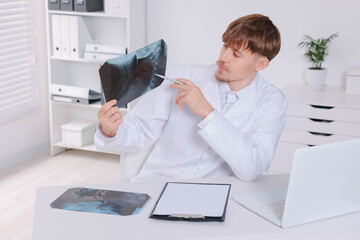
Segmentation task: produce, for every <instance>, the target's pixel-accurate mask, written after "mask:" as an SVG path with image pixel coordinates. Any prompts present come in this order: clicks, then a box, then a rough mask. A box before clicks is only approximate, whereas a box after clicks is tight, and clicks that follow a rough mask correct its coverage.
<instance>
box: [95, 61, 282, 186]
mask: <svg viewBox="0 0 360 240" xmlns="http://www.w3.org/2000/svg"><path fill="white" fill-rule="evenodd" d="M216 69H217V67H216V65H210V66H183V67H177V68H175V69H173V70H172V71H171V72H170V73H168V76H169V77H172V78H180V77H181V78H187V79H190V80H191V81H193V82H194V83H195V84H196V85H198V86H199V87H200V89H201V90H202V92H203V94H204V96H205V98H206V99H207V100H208V102H209V103H210V104H211V105H212V106H213V107H214V108H215V111H213V112H212V113H211V114H210V115H209V116H208V117H206V118H205V119H204V120H202V119H201V117H199V116H197V115H195V114H194V113H192V112H191V110H190V108H189V107H188V106H187V105H186V104H184V105H183V109H182V110H180V109H179V107H178V105H176V104H175V97H176V94H177V91H178V90H175V89H170V88H169V85H170V84H171V82H169V81H166V80H165V81H164V82H163V83H162V85H161V86H159V87H158V88H156V89H154V90H152V91H150V92H148V93H147V94H145V95H144V96H143V97H142V98H141V100H140V101H139V102H138V103H137V105H136V106H135V107H134V108H133V109H132V111H130V112H129V113H128V114H127V115H126V116H125V117H124V123H123V124H122V125H121V126H120V128H119V130H118V132H117V134H116V136H115V137H113V138H106V137H105V136H104V135H103V134H102V133H101V131H100V130H99V128H98V130H97V132H96V134H95V144H96V145H98V146H102V147H110V148H118V149H120V150H121V151H123V152H132V151H139V150H141V149H143V148H145V147H147V146H150V145H151V144H153V143H154V142H156V143H155V146H154V149H153V151H152V152H151V153H150V155H149V157H148V159H147V160H146V162H145V164H144V166H143V168H142V170H141V171H140V173H139V175H137V176H136V177H135V178H134V179H133V180H156V179H161V180H172V179H186V178H202V177H222V176H231V175H235V176H237V177H238V178H239V179H242V180H244V181H251V180H253V179H255V178H256V177H258V176H259V175H260V174H262V173H263V172H264V171H266V170H267V169H268V168H269V166H270V164H271V162H272V159H273V156H274V153H275V150H276V145H277V142H278V139H279V136H280V134H281V132H282V130H283V128H284V126H285V121H286V108H287V103H286V99H285V96H284V95H283V94H282V92H281V91H280V90H279V89H277V88H276V87H275V86H273V85H272V84H270V83H268V82H266V81H265V80H264V79H263V78H262V77H261V75H260V74H257V75H256V77H255V79H254V81H253V82H252V83H251V84H250V85H249V86H248V87H246V88H244V89H243V90H241V91H239V92H237V95H238V97H239V100H238V101H237V102H235V103H234V104H233V105H232V106H231V107H230V109H229V110H228V111H227V112H225V113H221V106H220V96H219V86H220V84H226V83H222V82H220V81H218V80H217V79H216V78H215V72H216Z"/></svg>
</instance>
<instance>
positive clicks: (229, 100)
mask: <svg viewBox="0 0 360 240" xmlns="http://www.w3.org/2000/svg"><path fill="white" fill-rule="evenodd" d="M237 100H238V96H237V95H236V93H235V92H229V93H228V94H226V101H225V104H224V106H223V108H222V112H226V111H227V110H229V108H230V107H231V106H232V105H233V104H234V103H235V102H236V101H237Z"/></svg>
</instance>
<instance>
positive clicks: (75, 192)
mask: <svg viewBox="0 0 360 240" xmlns="http://www.w3.org/2000/svg"><path fill="white" fill-rule="evenodd" d="M149 199H150V196H149V195H147V194H145V193H133V192H120V191H110V190H102V189H92V188H70V189H68V190H66V191H65V192H64V193H63V194H62V195H61V196H60V197H58V198H57V199H56V200H55V201H54V202H52V203H51V204H50V206H51V207H52V208H58V209H64V210H72V211H79V212H94V213H104V214H113V215H123V216H127V215H133V214H137V213H139V212H140V210H141V209H142V207H143V206H144V205H145V203H146V202H147V201H148V200H149Z"/></svg>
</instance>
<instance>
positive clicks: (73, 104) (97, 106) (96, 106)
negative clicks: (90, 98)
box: [51, 101, 102, 109]
mask: <svg viewBox="0 0 360 240" xmlns="http://www.w3.org/2000/svg"><path fill="white" fill-rule="evenodd" d="M51 103H52V104H59V105H67V106H74V107H84V108H96V109H100V108H101V106H102V105H101V102H100V101H99V102H97V103H92V104H80V103H79V104H77V103H66V102H57V101H51Z"/></svg>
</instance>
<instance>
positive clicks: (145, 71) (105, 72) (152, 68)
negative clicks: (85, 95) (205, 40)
mask: <svg viewBox="0 0 360 240" xmlns="http://www.w3.org/2000/svg"><path fill="white" fill-rule="evenodd" d="M166 57H167V45H166V43H165V42H164V40H162V39H161V40H159V41H157V42H155V43H152V44H150V45H148V46H146V47H144V48H141V49H139V50H137V51H135V52H132V53H129V54H127V55H123V56H120V57H116V58H112V59H109V60H107V61H106V62H105V63H104V64H103V65H102V66H101V68H100V69H99V74H100V79H101V84H102V87H103V92H104V96H103V97H104V98H105V99H104V101H103V102H107V101H110V100H112V99H116V100H117V104H116V105H117V106H119V107H126V105H127V104H128V103H129V102H131V101H132V100H134V99H135V98H138V97H140V96H141V95H143V94H145V93H147V92H148V91H150V90H152V89H154V88H156V87H158V86H159V85H160V84H161V83H162V82H163V81H164V79H162V78H159V77H157V76H155V75H154V74H160V75H165V70H166Z"/></svg>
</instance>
